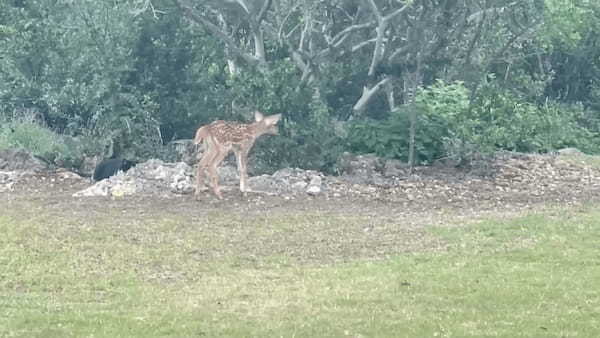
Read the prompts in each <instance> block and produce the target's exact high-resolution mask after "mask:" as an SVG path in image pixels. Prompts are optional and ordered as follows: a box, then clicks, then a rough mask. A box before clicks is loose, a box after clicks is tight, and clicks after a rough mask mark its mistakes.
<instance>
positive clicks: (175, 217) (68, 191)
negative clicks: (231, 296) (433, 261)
mask: <svg viewBox="0 0 600 338" xmlns="http://www.w3.org/2000/svg"><path fill="white" fill-rule="evenodd" d="M494 165H497V168H496V169H495V170H494V175H491V176H489V177H482V176H473V175H469V174H465V172H461V171H458V170H455V169H448V168H433V167H429V168H423V169H421V170H418V171H417V173H416V174H415V175H413V176H411V177H406V178H403V179H401V180H399V181H398V184H395V185H393V186H375V185H357V184H345V183H343V182H341V181H340V183H339V184H338V186H337V187H336V184H334V183H331V182H330V187H331V188H330V191H329V192H325V193H323V194H321V195H318V196H308V195H305V196H297V197H289V196H288V197H279V196H268V195H262V194H249V195H246V196H242V195H241V194H239V193H238V192H236V190H235V187H227V188H226V190H225V199H224V200H217V199H216V198H214V196H212V195H210V194H209V193H208V192H207V193H206V194H204V195H201V197H200V199H199V200H197V199H196V198H194V196H193V195H172V196H170V197H165V196H161V197H159V196H149V195H146V196H125V197H119V198H114V197H73V193H75V192H76V191H80V190H82V189H84V188H86V187H88V186H89V185H90V182H89V181H88V180H86V179H81V178H76V177H74V176H72V175H63V174H61V173H44V174H34V175H26V176H24V177H22V178H21V179H20V180H19V181H18V182H16V183H15V184H14V185H13V186H12V187H11V191H4V192H2V193H0V213H1V214H4V215H7V216H8V217H12V218H18V219H34V218H35V219H37V218H39V217H42V218H43V219H44V220H45V221H47V222H48V223H49V224H50V226H46V228H49V229H52V225H53V224H54V225H56V229H57V232H60V231H74V232H76V231H78V228H79V227H90V226H102V227H107V228H108V229H111V231H113V232H114V236H117V237H120V238H127V239H128V240H131V241H135V240H142V239H143V237H144V236H147V235H149V234H148V230H147V229H148V227H149V225H151V224H153V225H156V224H157V222H167V223H169V224H171V228H170V232H171V234H170V237H169V240H173V241H177V240H179V239H181V240H183V239H184V238H185V237H186V236H189V235H190V233H192V232H193V233H194V236H196V237H198V238H199V237H202V238H206V239H207V241H206V242H205V244H204V245H203V246H202V247H198V248H195V249H190V250H188V252H187V253H188V254H189V255H192V256H195V257H197V258H198V259H203V260H218V259H235V260H239V261H242V262H244V264H247V263H248V262H251V263H252V262H253V263H254V264H257V265H260V264H261V262H262V260H263V259H271V258H272V257H282V258H285V259H287V260H290V261H294V262H298V263H308V264H328V263H336V262H345V261H352V260H355V259H363V260H378V259H383V258H386V257H390V256H393V255H397V254H399V253H406V252H416V251H424V250H427V251H429V250H433V251H435V250H444V248H445V245H444V243H443V242H442V241H440V240H439V239H437V238H436V237H435V236H433V235H432V234H431V233H430V232H428V231H427V228H428V227H430V226H435V225H457V224H461V223H462V222H468V221H469V220H472V219H476V218H481V217H486V216H495V217H496V216H506V217H510V215H514V214H515V213H519V212H522V211H523V210H535V209H537V208H544V207H547V206H548V205H573V204H575V205H576V204H582V203H587V202H593V201H598V200H599V199H600V171H598V170H597V169H595V166H594V165H590V164H588V163H586V162H585V161H584V160H582V159H580V158H576V159H558V160H557V159H556V158H551V157H539V156H537V157H536V156H533V157H526V158H521V159H518V160H515V159H514V158H513V159H508V160H503V162H498V163H496V164H494ZM334 181H335V180H334ZM332 182H333V181H332ZM65 224H69V225H68V226H65Z"/></svg>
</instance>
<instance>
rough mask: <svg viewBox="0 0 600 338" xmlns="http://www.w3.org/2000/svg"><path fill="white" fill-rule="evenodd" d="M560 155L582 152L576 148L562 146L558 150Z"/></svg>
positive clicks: (579, 153) (580, 153)
mask: <svg viewBox="0 0 600 338" xmlns="http://www.w3.org/2000/svg"><path fill="white" fill-rule="evenodd" d="M558 153H559V154H560V155H583V153H582V152H581V151H580V150H579V149H577V148H563V149H561V150H559V151H558Z"/></svg>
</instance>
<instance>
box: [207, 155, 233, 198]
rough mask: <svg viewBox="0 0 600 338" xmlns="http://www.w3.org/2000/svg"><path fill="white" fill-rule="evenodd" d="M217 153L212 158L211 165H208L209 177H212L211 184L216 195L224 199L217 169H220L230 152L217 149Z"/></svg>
mask: <svg viewBox="0 0 600 338" xmlns="http://www.w3.org/2000/svg"><path fill="white" fill-rule="evenodd" d="M215 153H216V154H215V156H214V157H212V158H211V160H210V163H209V165H208V175H209V177H210V182H211V185H212V189H213V192H214V194H215V195H216V196H217V197H218V198H219V199H223V194H221V189H220V188H219V173H218V171H217V168H218V167H219V164H221V162H222V161H223V160H224V159H225V156H227V153H228V151H225V150H223V149H217V150H216V151H215Z"/></svg>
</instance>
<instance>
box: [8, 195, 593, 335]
mask: <svg viewBox="0 0 600 338" xmlns="http://www.w3.org/2000/svg"><path fill="white" fill-rule="evenodd" d="M596 207H597V206H596ZM596 207H592V206H590V207H585V208H583V207H578V208H570V209H565V208H551V209H546V210H544V211H538V212H535V213H533V212H532V213H529V214H524V215H521V216H513V217H504V218H501V217H499V218H497V219H494V218H490V219H478V220H473V221H472V222H469V223H467V224H456V223H454V224H450V225H448V226H443V227H435V228H432V229H431V230H430V232H431V234H432V235H434V236H437V237H439V238H440V239H441V240H443V241H445V242H446V243H447V250H444V251H435V252H432V251H423V252H414V253H407V254H404V255H400V256H397V257H394V258H391V259H388V260H385V261H376V262H372V261H371V262H369V261H364V260H360V259H356V260H354V261H352V262H349V263H343V264H334V263H326V264H325V263H323V264H319V263H316V262H312V263H309V264H296V263H294V262H293V260H291V261H290V260H287V258H286V257H285V255H281V256H277V255H271V256H259V257H256V261H255V263H254V264H247V265H246V264H243V263H244V262H240V261H239V259H237V257H234V256H232V255H228V254H227V252H228V251H227V248H222V249H223V251H222V254H221V255H219V256H216V257H209V258H206V259H204V258H203V256H202V255H192V254H189V252H191V250H192V248H191V247H190V246H191V245H192V244H193V243H191V242H184V243H178V242H176V241H175V242H174V241H173V239H174V238H175V237H173V238H171V237H170V235H169V234H170V233H173V232H176V231H190V236H192V229H187V228H185V226H184V225H181V224H178V222H177V221H176V220H175V221H172V220H171V221H169V220H166V219H158V220H155V221H152V222H151V221H148V222H147V223H144V224H141V225H132V229H134V228H135V227H136V226H143V227H147V229H148V233H147V234H146V235H145V236H144V237H143V238H142V239H141V240H140V238H137V237H136V236H134V235H133V234H132V235H131V236H121V235H119V236H116V235H115V233H116V232H115V228H114V227H115V225H110V226H105V224H103V222H102V218H98V219H95V220H94V221H91V220H80V219H69V218H68V217H65V218H64V219H60V222H58V223H55V224H52V227H49V226H48V224H47V223H45V218H44V214H43V212H41V213H40V214H39V215H38V216H37V217H33V218H30V219H20V218H17V217H15V214H14V213H11V214H10V216H0V233H2V236H0V336H2V337H85V336H89V337H91V336H93V337H162V336H173V337H222V336H233V337H271V336H272V337H280V336H283V337H292V336H296V337H346V336H348V337H468V336H471V337H488V336H489V337H596V336H598V334H599V332H600V287H599V286H598V285H600V284H599V283H600V244H599V243H600V211H597V208H596ZM210 217H211V221H214V222H227V221H228V219H229V218H228V216H219V215H216V214H215V215H210ZM314 217H316V216H313V218H311V220H310V222H315V219H314ZM320 217H322V218H327V217H329V216H327V215H322V216H320ZM262 221H263V222H267V221H269V219H263V220H262ZM271 221H273V222H278V224H273V226H278V225H279V226H281V228H282V229H289V228H291V227H293V226H292V225H290V224H286V218H282V217H274V218H273V219H272V220H271ZM290 221H292V220H290ZM293 221H294V222H297V221H298V219H297V218H294V219H293ZM322 221H327V222H332V224H333V223H335V222H348V219H335V218H334V219H329V220H322ZM119 226H127V225H126V224H122V225H119ZM306 226H310V225H306ZM197 249H200V250H201V249H202V248H197Z"/></svg>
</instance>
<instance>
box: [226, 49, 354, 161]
mask: <svg viewBox="0 0 600 338" xmlns="http://www.w3.org/2000/svg"><path fill="white" fill-rule="evenodd" d="M228 85H229V86H230V88H231V89H230V93H231V95H232V97H231V100H232V101H233V102H234V103H235V105H239V106H241V107H249V109H250V110H252V111H253V110H254V109H256V110H260V111H262V112H264V113H266V114H277V113H282V114H283V121H282V122H280V125H279V127H280V135H281V136H279V137H272V136H271V137H265V139H263V140H261V141H260V142H258V143H257V144H256V146H255V149H254V152H255V154H256V157H257V158H260V159H261V163H256V164H257V169H256V170H257V172H265V171H272V170H273V169H274V168H281V167H288V166H289V167H301V168H309V169H320V170H325V171H332V170H334V168H333V165H334V163H335V162H336V160H337V157H338V155H339V154H341V152H342V151H343V144H342V143H341V142H340V140H339V138H338V137H337V136H336V134H335V131H334V128H333V125H332V120H331V118H330V116H329V108H328V107H327V105H326V104H325V103H324V102H323V101H322V99H321V98H320V96H319V95H318V94H316V93H314V92H311V91H312V90H313V89H312V88H308V87H302V88H301V87H298V85H297V74H296V70H295V68H294V66H293V65H292V64H290V63H289V62H288V61H282V62H279V63H276V64H273V65H272V67H271V69H270V70H267V71H264V72H258V71H251V72H243V73H240V74H237V75H235V76H232V77H230V78H229V79H228ZM238 113H239V112H238ZM232 115H233V116H231V118H233V119H242V120H250V119H251V118H253V117H252V116H249V115H251V111H248V112H247V114H246V116H236V115H234V114H233V113H232ZM240 115H241V114H240Z"/></svg>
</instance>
